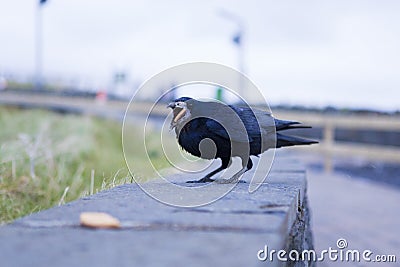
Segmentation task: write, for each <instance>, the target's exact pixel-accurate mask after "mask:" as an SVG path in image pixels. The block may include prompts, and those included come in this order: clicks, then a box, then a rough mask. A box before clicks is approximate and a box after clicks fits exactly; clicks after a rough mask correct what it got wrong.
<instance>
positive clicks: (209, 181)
mask: <svg viewBox="0 0 400 267" xmlns="http://www.w3.org/2000/svg"><path fill="white" fill-rule="evenodd" d="M211 182H214V179H211V178H208V177H204V178H201V179H200V180H193V181H187V182H186V183H188V184H198V183H211Z"/></svg>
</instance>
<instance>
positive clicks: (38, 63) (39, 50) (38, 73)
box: [35, 0, 47, 90]
mask: <svg viewBox="0 0 400 267" xmlns="http://www.w3.org/2000/svg"><path fill="white" fill-rule="evenodd" d="M46 1H47V0H39V2H38V4H37V7H36V23H35V33H36V36H35V89H38V90H41V89H42V88H43V81H42V68H43V26H42V6H43V5H44V4H45V3H46Z"/></svg>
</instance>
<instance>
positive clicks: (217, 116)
mask: <svg viewBox="0 0 400 267" xmlns="http://www.w3.org/2000/svg"><path fill="white" fill-rule="evenodd" d="M196 104H197V105H196V108H195V109H194V110H193V111H194V114H193V115H195V116H199V117H206V118H208V120H206V123H205V124H206V127H207V130H208V131H210V133H211V134H216V135H218V136H221V137H223V138H225V139H228V140H232V141H235V142H253V140H254V138H257V137H258V138H259V137H260V135H262V136H263V137H266V136H267V135H268V134H269V133H273V132H274V131H275V124H274V118H273V117H272V116H271V115H270V114H269V113H268V112H266V111H262V110H259V109H252V108H250V107H237V106H228V105H224V104H221V103H218V102H200V101H199V102H197V103H196Z"/></svg>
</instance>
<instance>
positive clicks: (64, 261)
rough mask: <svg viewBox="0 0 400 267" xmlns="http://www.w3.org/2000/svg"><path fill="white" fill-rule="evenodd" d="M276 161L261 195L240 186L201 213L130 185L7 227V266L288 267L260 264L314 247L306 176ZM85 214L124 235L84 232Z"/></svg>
mask: <svg viewBox="0 0 400 267" xmlns="http://www.w3.org/2000/svg"><path fill="white" fill-rule="evenodd" d="M276 162H277V165H274V167H273V170H272V171H271V173H270V175H269V176H268V178H267V181H266V182H265V183H264V184H262V186H261V187H260V188H259V190H257V191H256V192H255V193H253V194H249V193H248V184H238V185H237V186H236V187H235V188H234V189H233V190H232V191H231V192H230V193H229V194H228V195H226V196H225V197H223V198H222V199H220V200H219V201H217V202H214V203H212V204H210V205H207V206H204V207H200V208H175V207H170V206H167V205H164V204H161V203H159V202H157V201H155V200H153V199H152V198H150V197H148V196H147V195H146V194H145V193H144V192H143V191H142V190H141V189H140V188H139V187H138V185H136V184H127V185H122V186H118V187H115V188H113V189H110V190H107V191H103V192H100V193H98V194H96V195H92V196H90V197H86V198H82V199H79V200H77V201H74V202H71V203H68V204H66V205H63V206H61V207H55V208H52V209H49V210H46V211H42V212H39V213H36V214H32V215H30V216H27V217H25V218H22V219H19V220H17V221H15V222H14V223H12V224H10V225H7V226H4V227H1V228H0V257H1V259H2V265H4V266H206V265H208V266H265V265H268V266H285V265H284V264H282V263H280V262H277V261H274V262H272V263H271V262H261V261H259V260H258V259H257V252H258V251H259V250H260V249H263V248H264V246H265V245H268V247H269V248H270V249H275V250H279V249H289V248H290V249H303V248H312V239H311V231H310V229H309V214H308V207H307V198H306V176H305V172H304V170H303V168H302V167H301V166H300V165H299V164H298V163H296V162H294V161H293V160H291V159H289V158H284V157H280V158H279V159H277V160H276ZM153 185H154V190H160V189H161V188H162V186H161V187H160V185H161V184H160V183H157V182H155V183H153ZM153 185H152V186H153ZM218 186H220V185H218V184H215V185H213V187H218ZM213 187H210V190H212V188H213ZM83 211H102V212H107V213H109V214H111V215H113V216H115V217H117V218H118V219H120V220H121V223H122V229H119V230H91V229H86V228H82V227H80V226H79V214H80V213H81V212H83ZM297 264H298V265H299V266H301V264H302V263H297ZM287 265H290V266H292V265H294V263H290V264H287Z"/></svg>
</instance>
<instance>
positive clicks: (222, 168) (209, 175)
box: [186, 158, 230, 183]
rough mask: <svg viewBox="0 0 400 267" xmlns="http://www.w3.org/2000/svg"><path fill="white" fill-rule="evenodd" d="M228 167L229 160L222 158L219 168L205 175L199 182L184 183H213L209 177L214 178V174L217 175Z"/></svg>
mask: <svg viewBox="0 0 400 267" xmlns="http://www.w3.org/2000/svg"><path fill="white" fill-rule="evenodd" d="M229 165H230V158H223V159H222V165H221V167H219V168H218V169H216V170H213V171H212V172H210V173H209V174H207V175H206V176H204V177H203V178H201V179H200V180H194V181H187V182H186V183H209V182H214V181H215V180H214V179H211V177H212V176H214V175H215V174H217V173H219V172H220V171H222V170H225V169H226V168H228V166H229Z"/></svg>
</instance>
